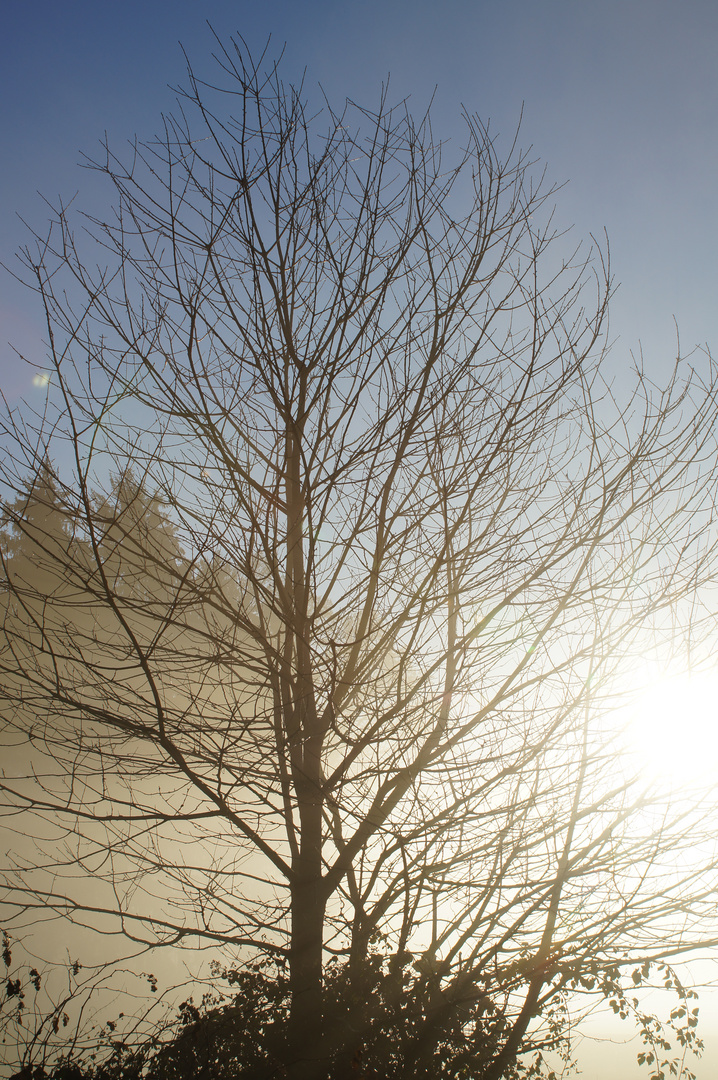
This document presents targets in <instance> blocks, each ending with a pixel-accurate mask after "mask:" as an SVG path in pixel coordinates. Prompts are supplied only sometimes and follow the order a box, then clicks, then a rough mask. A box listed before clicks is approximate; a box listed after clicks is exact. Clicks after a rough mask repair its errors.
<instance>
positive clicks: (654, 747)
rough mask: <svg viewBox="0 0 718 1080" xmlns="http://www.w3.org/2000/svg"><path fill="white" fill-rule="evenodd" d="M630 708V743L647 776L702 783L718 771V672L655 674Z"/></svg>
mask: <svg viewBox="0 0 718 1080" xmlns="http://www.w3.org/2000/svg"><path fill="white" fill-rule="evenodd" d="M649 675H650V676H652V677H650V678H649V679H648V680H647V683H646V688H645V689H644V690H642V691H641V692H639V694H638V695H637V696H636V698H635V699H634V701H633V702H632V704H631V705H630V706H628V707H627V709H626V714H625V715H626V727H625V732H626V744H627V746H626V748H627V750H628V753H629V754H630V756H631V758H632V760H633V762H634V764H637V765H638V767H639V768H640V769H641V772H643V773H644V774H645V775H646V777H647V778H650V779H653V780H655V781H657V782H660V783H662V784H666V785H668V786H670V787H686V786H687V785H689V784H691V783H699V784H701V785H703V784H705V783H706V781H709V780H710V778H711V777H715V776H716V773H717V770H718V671H716V672H701V673H696V674H682V675H673V674H667V673H657V672H651V673H649Z"/></svg>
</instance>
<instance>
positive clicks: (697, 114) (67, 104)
mask: <svg viewBox="0 0 718 1080" xmlns="http://www.w3.org/2000/svg"><path fill="white" fill-rule="evenodd" d="M207 19H209V20H210V21H211V22H212V24H213V26H214V28H215V30H216V32H217V33H218V34H219V36H220V37H222V36H226V35H228V34H229V33H230V32H235V31H238V32H240V33H241V34H242V35H243V36H244V37H245V39H246V40H247V43H248V44H249V46H250V47H251V48H252V49H253V50H257V49H258V48H261V47H262V46H263V45H264V44H265V43H266V40H267V38H268V37H269V36H270V35H271V38H272V45H271V48H272V49H276V51H278V50H279V49H280V48H281V47H282V46H283V45H285V43H286V52H285V59H286V66H285V69H284V72H285V77H287V78H288V79H291V78H296V79H299V78H300V77H301V74H302V72H303V71H304V69H305V68H306V70H307V80H308V83H309V85H314V84H316V83H317V82H320V83H321V84H322V86H323V87H324V89H325V90H326V92H327V94H328V96H329V97H330V99H332V100H333V101H335V102H337V101H341V100H342V99H343V98H344V97H345V96H349V97H352V98H354V99H355V100H358V101H359V102H366V103H369V104H371V103H373V102H374V101H375V100H376V96H377V92H378V88H379V85H380V83H381V81H382V80H383V79H385V78H386V77H387V75H388V74H389V73H390V74H391V87H392V93H391V96H392V97H394V98H396V99H399V98H402V97H404V96H406V95H411V100H412V102H413V103H414V105H415V108H416V111H417V112H419V111H421V109H422V107H423V106H425V105H426V103H427V101H428V99H429V97H430V96H431V94H432V92H433V90H434V87H438V91H437V96H436V104H435V131H436V132H437V133H438V134H439V135H447V136H453V137H455V138H458V137H459V135H460V130H461V129H460V126H459V124H458V123H457V118H458V115H459V109H460V105H461V104H464V105H465V106H466V107H467V108H468V109H469V110H471V111H476V112H478V113H479V114H480V115H481V116H482V117H483V118H484V119H489V118H490V119H491V122H492V130H496V131H497V132H504V133H507V134H508V133H510V132H511V131H512V130H513V128H514V127H515V125H516V122H517V120H518V117H519V113H520V111H521V108H522V105H523V108H524V120H523V128H522V142H523V144H524V145H528V144H531V145H532V146H533V148H534V152H535V154H536V155H537V156H538V157H540V158H541V159H542V160H543V161H545V162H546V165H547V170H548V176H549V178H550V179H551V180H552V181H556V182H558V183H563V182H567V183H566V187H565V188H564V189H563V190H562V191H561V192H560V193H559V195H558V196H557V221H558V223H559V224H561V225H564V226H569V225H573V226H574V230H575V235H576V237H577V239H578V238H580V237H584V236H587V235H588V234H589V233H590V232H594V233H599V234H600V233H602V232H603V229H604V228H606V229H607V231H608V235H609V238H610V242H611V249H612V263H613V268H614V271H615V274H616V278H617V280H618V281H620V282H621V287H620V290H619V292H618V295H617V296H616V298H615V301H614V305H613V309H612V311H613V314H612V323H611V328H612V337H614V338H616V339H617V342H616V346H615V348H614V353H613V356H612V361H611V362H612V366H613V368H614V369H615V370H616V372H617V373H618V374H619V377H620V371H621V369H622V368H626V367H627V366H628V365H629V364H630V353H631V351H632V350H633V351H636V350H637V348H638V346H639V343H642V345H643V349H644V355H645V362H646V367H647V368H648V370H649V371H656V373H658V374H659V375H660V373H661V372H665V370H666V367H667V365H668V362H669V361H670V359H671V357H672V355H673V354H674V351H675V328H674V322H673V319H674V317H675V319H676V320H677V322H678V325H679V327H680V332H681V341H682V345H683V348H684V350H687V349H688V348H690V347H691V346H693V345H695V344H704V343H708V344H709V345H712V346H713V348H714V349H715V351H716V352H717V353H718V304H717V303H716V292H717V288H718V268H717V267H718V262H717V259H716V252H718V210H717V209H716V191H717V186H718V185H717V183H716V181H717V179H718V137H717V136H718V66H717V64H716V56H717V55H718V3H717V2H716V0H444V2H443V3H441V4H439V3H437V2H432V3H429V2H427V0H353V2H352V3H346V2H342V0H302V2H299V0H264V3H261V4H260V3H258V2H257V0H252V2H246V0H172V2H169V0H163V2H160V0H123V2H122V3H120V2H118V0H62V2H58V0H15V2H10V0H6V3H5V4H4V6H3V9H2V17H1V19H0V145H1V146H2V149H3V153H2V158H3V164H2V168H1V169H0V260H2V262H4V263H5V264H6V265H10V266H12V263H13V261H14V252H15V251H16V250H17V248H18V247H19V246H20V245H21V244H22V243H23V241H24V239H25V238H26V236H27V233H26V230H25V227H24V226H23V225H22V224H21V222H20V220H19V219H18V215H19V216H20V217H22V218H24V219H25V220H26V221H27V222H28V223H30V224H31V225H33V226H35V227H37V228H38V229H39V230H42V228H43V225H44V222H45V221H46V219H47V216H48V213H47V210H46V208H45V207H44V205H43V202H42V200H41V198H40V197H39V196H38V194H37V192H38V191H39V192H40V193H41V194H42V195H44V196H46V197H47V198H49V199H50V200H55V199H57V197H58V196H59V197H62V198H63V199H64V200H68V199H70V198H71V197H72V196H73V195H74V194H75V193H76V192H78V195H77V205H78V207H80V208H83V209H90V210H103V209H106V207H107V205H108V200H109V198H110V195H109V192H108V191H107V190H106V189H105V188H104V187H103V186H102V185H101V183H100V180H99V179H98V177H97V176H96V175H95V174H93V173H90V172H86V171H83V170H81V169H79V168H78V162H79V161H80V159H81V156H82V154H83V153H84V154H88V155H89V156H92V155H93V154H94V153H96V152H97V150H98V148H99V139H100V138H101V137H102V135H103V132H104V131H107V132H108V135H109V138H110V140H111V142H112V144H113V145H115V146H117V147H120V146H121V145H122V143H123V142H124V141H125V140H127V139H130V138H132V136H133V135H134V134H135V133H136V134H138V135H139V136H140V137H151V136H152V135H153V134H154V133H155V132H156V131H157V130H158V129H159V126H160V114H161V112H163V111H164V112H168V111H171V110H172V108H173V103H174V94H173V92H172V91H171V90H170V89H169V85H177V84H178V83H181V82H182V81H183V78H184V61H183V58H182V54H181V51H180V48H179V44H178V43H179V42H181V43H182V44H183V45H184V47H185V48H186V49H187V51H188V53H189V55H190V56H191V58H192V60H193V63H194V64H195V66H196V67H197V69H198V70H199V71H200V72H203V71H204V72H208V71H209V70H210V53H211V49H212V37H211V34H210V32H209V30H208V28H207V25H206V20H207ZM168 84H169V85H168ZM41 336H42V326H41V322H40V313H39V310H38V308H37V306H36V304H35V303H34V300H33V298H32V297H31V296H29V295H27V294H26V293H25V292H24V291H23V290H21V289H20V288H19V287H18V286H17V285H16V284H15V283H14V282H13V281H12V279H10V278H9V276H8V275H2V276H0V383H1V384H2V385H3V387H4V388H5V390H6V392H7V393H8V396H9V397H10V398H11V399H15V398H16V397H17V396H18V395H19V394H22V393H25V392H26V390H27V391H28V392H30V391H29V390H28V388H29V387H30V386H31V377H30V376H29V375H28V374H26V373H25V372H24V371H23V370H22V369H21V367H20V365H19V362H18V361H17V360H16V358H15V356H14V354H13V353H12V351H11V349H10V347H9V345H8V344H7V343H8V342H13V343H15V344H16V345H17V346H18V347H19V348H20V349H22V350H25V351H27V352H28V353H29V354H30V355H33V356H34V357H35V358H36V359H38V360H39V361H41V360H42V346H41V340H40V339H41ZM625 1060H626V1062H627V1063H630V1062H631V1061H635V1045H634V1047H633V1048H632V1050H631V1051H630V1052H629V1053H628V1056H627V1058H626V1059H625ZM584 1066H585V1072H584V1076H585V1077H586V1078H588V1080H593V1078H594V1077H596V1078H597V1077H598V1076H599V1075H603V1073H602V1072H601V1070H600V1069H598V1066H597V1067H596V1069H594V1070H593V1071H592V1069H591V1067H590V1063H589V1062H588V1061H584ZM617 1068H618V1066H616V1065H614V1064H612V1065H611V1070H612V1071H613V1074H614V1075H617V1072H616V1069H617ZM619 1072H621V1069H619ZM629 1074H630V1075H636V1074H637V1073H636V1070H635V1066H633V1067H632V1068H630V1069H628V1068H627V1069H626V1070H625V1071H622V1075H629ZM713 1075H714V1073H713V1071H712V1069H711V1070H708V1069H707V1067H706V1068H703V1069H701V1068H699V1077H700V1080H704V1078H708V1077H709V1076H713Z"/></svg>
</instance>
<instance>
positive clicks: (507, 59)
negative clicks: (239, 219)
mask: <svg viewBox="0 0 718 1080" xmlns="http://www.w3.org/2000/svg"><path fill="white" fill-rule="evenodd" d="M207 19H209V20H210V21H211V22H212V24H213V25H214V28H215V30H216V31H217V32H218V34H219V35H220V36H226V35H227V34H229V33H230V32H233V31H239V32H240V33H242V34H243V35H244V37H245V38H246V39H247V41H248V43H249V44H250V46H251V47H252V48H253V49H256V48H257V47H259V46H261V45H263V44H264V43H265V42H266V40H267V38H268V37H269V35H270V34H271V38H272V45H271V48H272V49H275V48H276V50H278V49H279V48H281V46H282V45H284V44H285V43H286V52H285V60H286V64H285V76H286V77H287V78H290V79H291V78H299V77H300V76H301V74H302V72H303V70H304V68H306V69H307V78H308V80H309V84H310V85H312V84H316V83H317V82H320V83H321V84H322V85H323V87H324V88H325V90H326V91H327V93H328V95H329V97H330V98H331V99H332V100H333V101H337V100H341V99H343V98H344V97H345V96H350V97H353V98H355V99H357V100H358V101H360V102H371V101H373V100H375V98H376V94H377V90H378V86H379V84H380V83H381V81H382V79H384V78H386V76H387V74H388V73H391V87H392V96H394V97H396V98H401V97H404V96H405V95H407V94H408V95H411V100H412V103H413V104H414V107H415V108H416V110H417V111H420V109H421V107H422V106H423V105H425V104H426V102H427V100H428V98H429V96H430V95H431V93H432V91H433V89H434V87H435V86H436V87H438V92H437V98H436V105H435V130H436V131H437V132H439V133H440V134H441V135H442V136H447V135H448V136H453V137H455V138H459V137H460V126H459V123H458V115H459V109H460V105H461V104H462V103H463V104H465V105H466V106H467V107H468V108H469V109H470V110H475V111H477V112H478V113H479V114H480V115H481V116H482V117H484V118H491V121H492V128H493V129H494V130H496V131H499V132H505V133H509V132H510V131H511V130H512V129H513V127H514V126H515V124H516V121H517V118H518V116H519V112H520V110H521V107H522V105H523V107H524V121H523V129H522V141H523V143H524V144H531V145H532V146H533V148H534V152H535V154H536V155H537V156H538V157H540V158H541V159H542V160H543V161H545V162H546V164H547V167H548V175H549V177H550V178H551V179H552V180H553V181H556V182H559V183H563V182H567V183H566V186H565V188H564V189H563V190H562V191H561V192H560V193H559V195H558V196H557V220H558V222H559V223H560V224H561V225H564V226H566V225H573V226H574V235H575V236H576V238H580V237H583V236H586V235H587V234H588V233H590V232H595V233H601V232H602V231H603V229H604V227H605V228H606V229H607V230H608V234H609V237H610V241H611V248H612V260H613V268H614V271H615V274H616V279H617V280H618V281H619V282H620V283H621V288H620V290H619V292H618V295H617V296H616V298H615V301H614V304H613V309H612V323H611V327H612V335H613V336H614V337H617V339H618V342H617V345H616V348H615V350H614V354H613V358H612V365H613V366H614V367H615V368H616V370H618V371H619V372H620V370H621V368H622V367H627V366H628V364H629V363H630V351H631V350H634V351H635V350H636V349H637V347H638V344H639V342H641V343H642V345H643V348H644V353H645V357H646V362H647V366H648V367H649V369H650V370H656V371H658V372H661V371H665V369H666V366H667V364H668V362H669V361H670V359H671V357H672V354H673V352H674V350H675V331H674V326H673V317H674V316H675V318H676V320H677V321H678V324H679V326H680V330H681V341H682V344H683V346H684V348H687V347H690V346H692V345H694V344H696V343H705V342H708V343H713V345H714V346H715V347H716V348H718V307H717V305H716V286H717V284H718V272H717V271H716V264H715V252H716V250H717V249H718V213H717V212H716V205H715V192H716V174H717V173H718V139H717V138H716V135H717V133H718V132H717V128H718V75H717V74H716V63H715V57H716V46H717V45H718V4H716V3H715V2H714V0H710V2H709V0H683V2H681V3H678V2H676V0H601V2H600V3H589V2H588V0H471V2H469V0H446V2H445V3H443V4H442V5H438V4H435V3H428V2H426V0H411V2H409V0H357V2H353V3H342V2H340V0H334V2H329V0H306V2H304V3H302V2H298V0H294V2H288V0H268V2H266V3H264V4H262V5H259V4H257V3H247V2H244V0H239V2H237V0H235V2H229V0H206V2H204V3H201V2H199V0H173V3H171V4H169V3H166V2H165V3H161V2H159V0H144V2H140V0H125V2H123V3H118V2H115V0H101V2H99V3H98V2H97V0H95V2H89V0H65V2H63V3H62V4H58V3H56V2H54V0H53V2H50V0H24V2H23V3H15V4H7V5H6V6H5V9H4V14H3V19H2V34H0V40H1V42H2V43H1V44H0V103H1V106H2V107H1V108H0V137H1V139H2V142H1V145H2V146H3V147H4V149H5V153H4V165H3V169H2V173H1V175H0V259H1V260H2V261H3V262H4V263H6V264H10V265H12V262H13V259H14V252H15V251H16V250H17V248H18V247H19V245H20V244H21V243H22V242H23V241H24V239H25V237H26V232H25V229H24V227H23V225H22V224H21V222H20V221H19V220H18V217H17V215H20V216H21V217H23V218H24V219H25V220H26V221H28V222H29V223H31V224H32V225H34V226H36V227H38V228H39V229H42V228H43V224H44V222H45V221H46V220H47V216H48V214H47V210H46V208H45V207H44V205H43V203H42V200H41V199H40V197H39V196H38V194H37V192H38V191H39V192H41V193H42V194H43V195H45V196H47V197H48V198H50V199H55V198H57V197H58V196H62V197H63V198H64V199H68V198H70V197H72V196H73V195H74V194H75V192H78V196H77V202H76V205H77V206H78V207H79V208H90V209H93V210H104V209H106V207H107V206H108V204H109V200H110V197H111V196H110V193H109V192H108V191H107V190H106V189H105V188H103V187H102V186H101V184H100V182H99V178H98V177H97V176H96V175H93V174H92V173H89V172H87V171H83V170H81V169H79V168H78V165H77V163H78V162H79V160H80V158H81V155H82V154H83V153H86V154H89V155H92V154H93V153H94V152H95V151H96V149H97V147H98V140H99V138H100V137H101V136H102V133H103V132H104V131H105V130H107V132H108V134H109V137H110V140H111V142H112V144H113V145H115V146H121V145H122V143H123V142H124V141H125V140H126V139H128V138H131V137H132V136H133V135H134V134H135V133H137V134H138V135H140V136H141V137H142V136H144V137H150V136H151V135H152V134H153V133H154V132H155V131H156V130H157V129H158V127H159V117H160V113H161V112H162V111H163V110H164V111H170V110H171V109H172V107H173V102H174V95H173V93H172V91H171V90H170V89H169V87H168V84H172V85H176V84H177V83H179V82H181V81H182V79H183V74H184V61H183V58H182V55H181V52H180V49H179V45H178V42H180V41H181V42H182V44H183V45H184V46H185V48H186V49H187V50H188V52H189V54H190V56H191V58H192V60H193V63H195V65H196V66H197V68H198V69H199V70H200V71H205V72H208V71H209V70H210V66H211V61H210V53H211V50H212V38H211V35H210V32H209V30H208V28H207V25H206V20H207ZM39 327H40V324H39V312H38V309H37V307H36V305H35V304H34V303H33V301H32V298H31V297H29V296H27V295H25V294H24V292H23V291H22V290H21V289H20V288H19V287H17V286H16V285H15V284H14V283H13V282H12V281H11V280H10V279H9V278H8V277H7V275H3V277H2V278H0V378H1V379H2V382H3V384H4V386H5V388H6V390H8V391H9V392H10V394H11V396H13V397H14V396H15V395H16V394H17V393H18V392H22V391H23V388H24V387H25V386H26V385H28V377H27V375H26V374H24V373H23V372H21V371H20V370H19V368H18V364H17V362H16V361H15V360H14V358H13V354H12V352H11V351H10V349H9V347H8V345H7V344H6V343H7V342H8V341H12V342H14V343H16V344H17V345H18V346H19V347H20V348H22V349H25V350H27V351H28V352H30V353H31V354H32V355H34V356H36V355H37V352H38V351H39V350H41V345H40V343H39V340H38V333H39V332H40V329H39Z"/></svg>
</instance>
